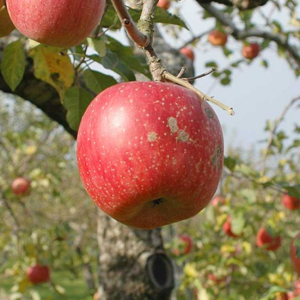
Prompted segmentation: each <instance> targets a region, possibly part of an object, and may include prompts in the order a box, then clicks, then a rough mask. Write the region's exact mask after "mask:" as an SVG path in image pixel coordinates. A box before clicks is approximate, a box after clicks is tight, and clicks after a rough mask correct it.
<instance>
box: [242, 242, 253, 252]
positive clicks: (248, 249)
mask: <svg viewBox="0 0 300 300" xmlns="http://www.w3.org/2000/svg"><path fill="white" fill-rule="evenodd" d="M242 248H243V250H244V251H245V253H246V254H251V252H252V245H251V244H250V243H249V242H243V243H242Z"/></svg>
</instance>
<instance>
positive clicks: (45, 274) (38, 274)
mask: <svg viewBox="0 0 300 300" xmlns="http://www.w3.org/2000/svg"><path fill="white" fill-rule="evenodd" d="M26 275H27V277H28V279H29V281H30V282H31V283H32V284H40V283H44V282H49V281H50V269H49V267H47V266H42V265H39V264H36V265H34V266H31V267H29V268H28V270H27V272H26Z"/></svg>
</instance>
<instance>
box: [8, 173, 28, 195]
mask: <svg viewBox="0 0 300 300" xmlns="http://www.w3.org/2000/svg"><path fill="white" fill-rule="evenodd" d="M30 186H31V183H30V180H28V179H27V178H24V177H18V178H16V179H15V180H14V181H13V182H12V184H11V190H12V192H13V193H14V194H15V195H18V196H24V195H29V193H30Z"/></svg>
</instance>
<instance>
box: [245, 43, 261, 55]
mask: <svg viewBox="0 0 300 300" xmlns="http://www.w3.org/2000/svg"><path fill="white" fill-rule="evenodd" d="M259 52H260V46H259V45H258V44H256V43H253V44H249V45H244V46H243V49H242V55H243V56H244V57H245V58H247V59H253V58H255V57H256V56H257V55H258V54H259Z"/></svg>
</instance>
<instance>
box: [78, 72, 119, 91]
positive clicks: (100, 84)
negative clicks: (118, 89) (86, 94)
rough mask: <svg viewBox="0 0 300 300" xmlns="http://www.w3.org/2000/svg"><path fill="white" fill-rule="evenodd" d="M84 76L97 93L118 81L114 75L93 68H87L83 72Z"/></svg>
mask: <svg viewBox="0 0 300 300" xmlns="http://www.w3.org/2000/svg"><path fill="white" fill-rule="evenodd" d="M83 78H84V80H85V83H86V85H87V87H88V88H89V89H90V90H92V91H93V92H94V93H96V94H99V93H100V92H102V91H103V90H105V89H106V88H108V87H110V86H112V85H115V84H117V83H118V82H117V81H116V80H115V79H114V78H113V77H111V76H108V75H104V74H102V73H99V72H96V71H93V70H86V71H85V72H84V74H83Z"/></svg>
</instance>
